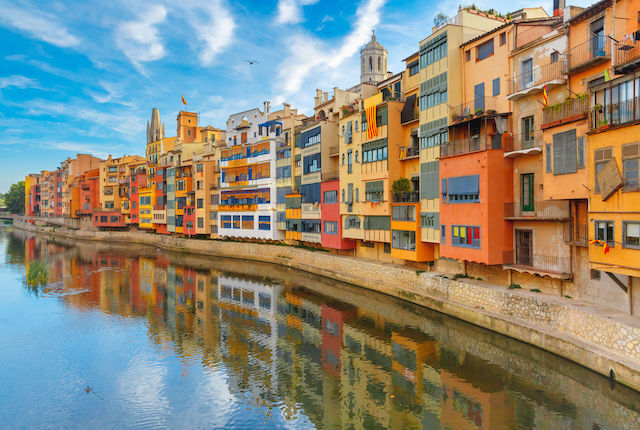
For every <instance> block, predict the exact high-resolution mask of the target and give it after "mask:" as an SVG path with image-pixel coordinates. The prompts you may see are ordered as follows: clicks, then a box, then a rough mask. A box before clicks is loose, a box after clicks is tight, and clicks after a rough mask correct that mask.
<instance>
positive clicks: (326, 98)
mask: <svg viewBox="0 0 640 430" xmlns="http://www.w3.org/2000/svg"><path fill="white" fill-rule="evenodd" d="M324 101H325V102H328V101H329V93H328V92H327V91H325V92H324Z"/></svg>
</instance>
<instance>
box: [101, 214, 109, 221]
mask: <svg viewBox="0 0 640 430" xmlns="http://www.w3.org/2000/svg"><path fill="white" fill-rule="evenodd" d="M108 219H109V217H107V216H106V215H100V222H108V221H107V220H108Z"/></svg>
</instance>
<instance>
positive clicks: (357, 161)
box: [356, 151, 360, 163]
mask: <svg viewBox="0 0 640 430" xmlns="http://www.w3.org/2000/svg"><path fill="white" fill-rule="evenodd" d="M359 162H360V160H358V151H356V163H359Z"/></svg>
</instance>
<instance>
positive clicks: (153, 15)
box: [116, 5, 167, 72]
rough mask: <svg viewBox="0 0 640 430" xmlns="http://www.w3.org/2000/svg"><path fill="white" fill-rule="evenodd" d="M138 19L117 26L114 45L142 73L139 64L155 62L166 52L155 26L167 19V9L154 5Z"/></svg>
mask: <svg viewBox="0 0 640 430" xmlns="http://www.w3.org/2000/svg"><path fill="white" fill-rule="evenodd" d="M138 18H139V19H137V20H135V21H127V22H124V23H122V24H120V25H119V26H118V28H117V29H116V44H117V45H118V48H120V50H121V51H122V52H123V53H124V55H126V56H127V58H129V60H130V61H131V62H132V63H133V65H134V66H136V68H138V70H140V71H141V72H143V69H142V68H141V63H146V62H149V61H156V60H159V59H161V58H162V57H164V56H165V53H166V51H165V49H164V45H163V43H162V41H161V40H160V37H159V36H158V29H157V27H156V26H157V25H158V24H161V23H163V22H164V21H165V20H166V19H167V9H166V8H165V7H164V6H162V5H155V6H152V7H149V8H148V9H147V10H146V12H145V13H142V14H140V15H139V17H138Z"/></svg>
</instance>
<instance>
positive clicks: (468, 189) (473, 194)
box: [442, 175, 480, 203]
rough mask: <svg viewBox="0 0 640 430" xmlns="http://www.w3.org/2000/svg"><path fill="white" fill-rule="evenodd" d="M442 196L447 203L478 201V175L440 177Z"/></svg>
mask: <svg viewBox="0 0 640 430" xmlns="http://www.w3.org/2000/svg"><path fill="white" fill-rule="evenodd" d="M442 194H443V198H444V197H445V196H446V195H448V196H449V198H448V199H447V202H448V203H475V202H479V201H480V176H479V175H469V176H457V177H454V178H448V179H446V178H444V179H442Z"/></svg>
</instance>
